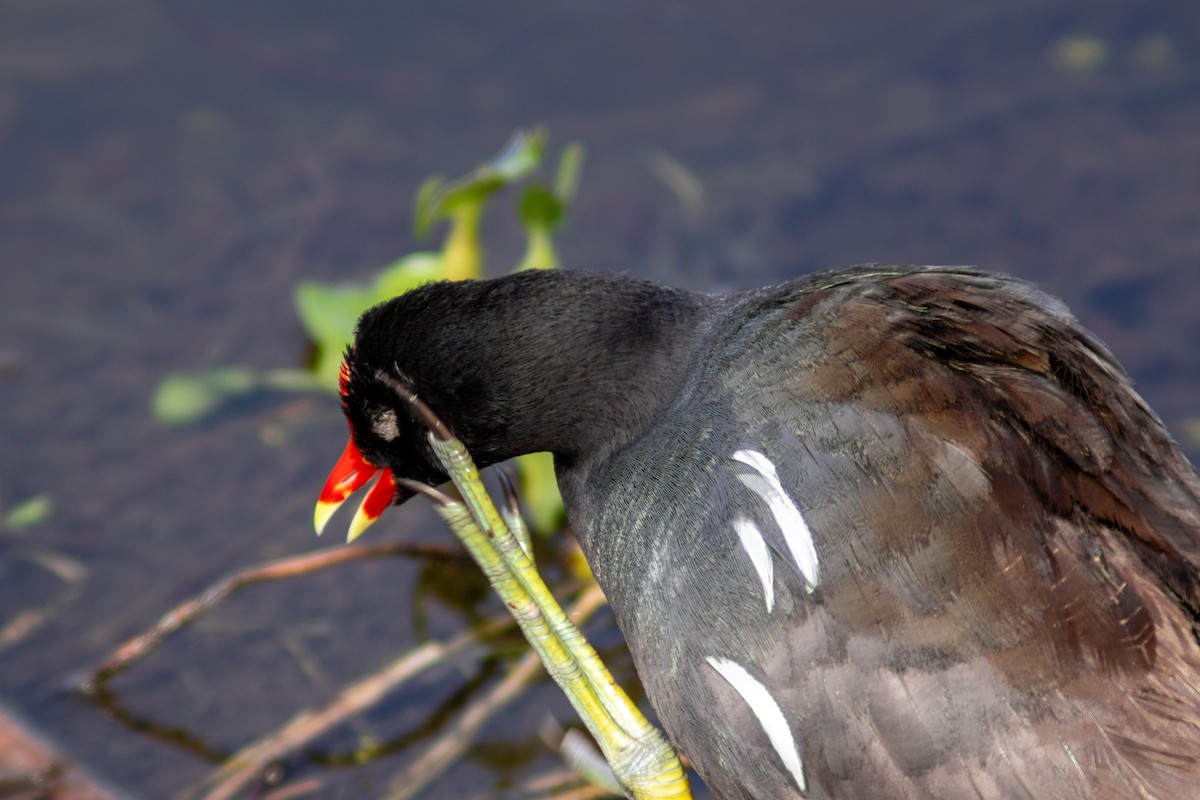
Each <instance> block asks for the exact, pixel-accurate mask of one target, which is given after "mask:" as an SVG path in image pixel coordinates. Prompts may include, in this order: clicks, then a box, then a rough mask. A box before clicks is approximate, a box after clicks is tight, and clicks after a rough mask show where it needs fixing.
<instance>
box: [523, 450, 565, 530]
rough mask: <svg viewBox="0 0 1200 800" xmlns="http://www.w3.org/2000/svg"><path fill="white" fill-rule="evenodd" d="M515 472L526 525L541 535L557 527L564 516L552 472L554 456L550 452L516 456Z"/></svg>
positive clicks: (558, 527)
mask: <svg viewBox="0 0 1200 800" xmlns="http://www.w3.org/2000/svg"><path fill="white" fill-rule="evenodd" d="M517 474H518V475H519V476H520V484H521V501H522V502H523V503H524V504H525V511H526V514H525V517H526V519H527V520H528V521H529V526H530V527H531V528H532V529H533V530H534V532H536V533H538V534H539V535H542V536H547V535H549V534H551V533H554V532H555V531H557V530H558V529H560V528H561V527H562V526H563V523H564V522H565V516H564V513H563V504H562V497H561V496H560V495H559V493H558V479H557V478H556V477H555V475H554V457H553V456H552V455H551V454H550V453H533V454H531V455H527V456H521V457H520V458H518V459H517Z"/></svg>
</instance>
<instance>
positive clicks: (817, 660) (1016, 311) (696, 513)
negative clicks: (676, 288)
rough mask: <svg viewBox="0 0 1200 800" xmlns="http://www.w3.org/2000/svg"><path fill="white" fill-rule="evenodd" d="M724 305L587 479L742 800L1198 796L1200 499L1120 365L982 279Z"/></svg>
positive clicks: (663, 698) (643, 643) (719, 784)
mask: <svg viewBox="0 0 1200 800" xmlns="http://www.w3.org/2000/svg"><path fill="white" fill-rule="evenodd" d="M720 309H721V310H720V311H719V312H717V314H716V315H715V316H714V317H713V318H712V319H711V320H710V323H711V324H710V325H709V326H708V327H706V328H705V329H704V330H702V331H698V335H702V336H705V337H707V344H706V346H705V347H702V348H701V349H700V354H699V355H698V356H697V359H698V360H697V363H696V364H695V365H694V372H693V377H692V379H691V381H690V382H689V383H688V385H687V386H686V387H685V388H684V390H683V392H681V393H680V395H679V397H678V398H677V400H676V402H675V403H674V405H673V406H672V407H671V408H670V409H669V411H668V412H667V413H665V414H664V415H663V416H662V417H661V418H660V419H658V420H657V421H656V423H655V424H654V425H652V426H651V427H650V428H649V429H648V430H647V432H646V433H645V434H644V435H643V436H642V437H640V438H638V439H637V440H635V441H633V442H631V443H630V444H628V445H626V446H625V447H624V448H623V449H622V450H620V451H619V452H617V453H616V454H614V455H612V456H611V457H606V458H605V459H604V460H603V461H602V462H590V463H589V462H582V463H580V464H579V465H578V466H577V468H576V469H574V470H572V471H570V472H569V473H568V474H566V475H564V476H563V486H564V491H565V493H566V496H567V500H568V506H569V507H570V509H571V511H572V520H573V522H574V523H575V525H576V527H577V528H578V529H579V533H580V537H581V540H582V541H583V544H584V548H585V551H586V552H587V554H588V557H589V561H590V562H591V564H592V567H593V569H594V571H595V572H596V575H597V577H598V579H599V580H600V583H601V585H602V587H603V588H604V589H605V591H606V592H607V593H608V594H609V597H610V600H611V601H612V604H613V607H614V609H615V611H616V614H617V618H618V621H619V623H620V624H621V626H622V628H623V629H624V630H625V632H626V636H627V639H629V640H630V642H631V647H632V649H633V652H634V657H635V661H636V663H637V666H638V668H639V672H640V674H641V675H642V678H643V681H644V682H645V683H646V686H647V690H648V693H649V696H650V698H651V700H652V701H653V703H654V705H655V708H656V710H657V711H658V713H659V715H660V717H661V718H662V720H663V723H664V725H665V726H666V728H667V731H668V733H669V734H670V735H671V736H672V738H673V739H675V741H676V743H677V744H678V745H679V746H680V749H681V750H682V751H683V752H684V754H685V755H689V754H691V757H693V758H694V759H696V756H695V754H702V755H701V757H700V758H698V759H696V760H698V761H699V762H700V763H698V764H697V766H698V768H699V770H700V772H701V774H702V775H703V776H705V777H706V779H707V780H708V781H709V782H710V784H711V785H712V786H713V788H714V789H715V790H716V791H717V792H718V794H719V795H720V796H722V797H727V798H741V797H759V798H763V797H771V798H775V797H788V796H794V797H810V798H811V797H880V796H887V797H976V796H980V797H1039V798H1041V797H1064V798H1066V797H1081V798H1082V797H1095V798H1108V797H1111V798H1116V797H1135V796H1144V797H1158V798H1175V797H1187V796H1191V795H1192V792H1193V790H1194V788H1195V786H1196V784H1197V783H1198V782H1200V685H1198V684H1200V646H1198V644H1197V637H1196V627H1195V626H1196V620H1197V610H1198V608H1200V481H1198V480H1197V477H1196V474H1195V472H1194V471H1193V470H1192V468H1191V466H1190V465H1189V464H1188V463H1187V461H1186V459H1185V458H1184V457H1183V456H1182V455H1181V454H1180V453H1179V451H1178V449H1177V448H1176V447H1175V445H1174V444H1173V443H1172V442H1171V441H1170V439H1169V437H1168V435H1167V434H1166V432H1165V431H1164V430H1163V428H1162V426H1161V423H1159V421H1158V420H1157V418H1156V417H1155V416H1154V415H1153V413H1152V412H1151V411H1150V410H1149V409H1148V408H1147V407H1146V406H1145V404H1144V403H1143V401H1142V400H1141V399H1140V398H1139V397H1138V396H1137V395H1136V394H1135V393H1134V392H1133V390H1132V388H1131V386H1130V383H1129V381H1128V379H1127V377H1126V376H1125V375H1124V373H1123V371H1122V370H1121V369H1120V368H1119V367H1118V366H1117V365H1116V364H1115V362H1114V361H1113V360H1112V359H1111V357H1110V356H1109V355H1108V354H1107V352H1106V351H1105V350H1104V349H1103V347H1102V346H1100V345H1099V344H1098V343H1096V342H1095V340H1094V339H1092V338H1091V337H1090V336H1089V335H1088V334H1087V333H1086V332H1084V331H1082V330H1081V329H1080V328H1079V327H1078V326H1077V325H1076V323H1075V322H1074V321H1073V320H1072V319H1071V318H1070V316H1069V314H1067V312H1066V311H1065V309H1064V308H1063V307H1062V306H1061V304H1059V303H1057V301H1054V300H1052V299H1050V298H1048V297H1046V296H1045V295H1042V294H1041V293H1039V292H1037V291H1036V290H1034V289H1033V288H1032V287H1029V286H1028V285H1026V284H1022V283H1018V282H1015V281H1011V280H1007V279H1001V278H996V277H992V276H984V275H981V274H978V273H974V272H971V271H954V270H946V271H933V270H928V269H915V268H914V269H908V268H866V269H860V270H857V271H851V272H840V273H827V274H824V275H819V276H814V277H812V278H807V279H804V280H802V281H798V282H795V283H793V284H789V285H786V286H784V287H775V288H773V289H768V290H759V291H755V292H750V293H744V294H741V295H734V296H731V297H730V298H729V299H728V300H727V301H725V303H724V304H723V305H722V306H720ZM714 711H715V712H717V713H714ZM713 720H717V721H718V722H717V723H714V722H713Z"/></svg>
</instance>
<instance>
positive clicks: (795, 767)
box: [704, 656, 807, 792]
mask: <svg viewBox="0 0 1200 800" xmlns="http://www.w3.org/2000/svg"><path fill="white" fill-rule="evenodd" d="M704 660H705V661H707V662H708V665H709V666H710V667H712V668H713V669H715V670H716V671H717V673H718V674H719V675H720V676H721V677H722V678H724V679H725V680H727V681H729V685H730V686H732V687H733V688H734V691H736V692H737V693H738V694H740V695H741V696H742V699H743V700H745V701H746V705H748V706H749V707H750V711H752V712H753V713H754V716H755V717H756V718H757V719H758V724H759V725H761V726H762V729H763V731H765V732H766V734H767V741H769V742H770V743H771V747H774V748H775V752H776V753H778V754H779V758H780V759H782V761H783V765H784V767H786V768H787V771H788V772H789V773H791V776H792V779H793V780H794V781H796V786H798V787H800V791H801V792H804V791H807V784H806V782H805V780H804V764H803V763H802V762H801V761H800V750H799V749H798V748H797V747H796V739H795V737H793V736H792V729H791V727H790V726H789V725H788V723H787V718H786V717H784V716H783V710H782V709H781V708H780V707H779V704H778V703H776V702H775V698H774V697H772V696H771V693H770V691H768V690H767V687H765V686H763V685H762V683H761V682H759V681H758V680H757V679H756V678H755V677H754V676H753V675H751V674H750V673H749V672H747V671H746V668H745V667H743V666H742V665H741V664H738V663H737V662H736V661H730V660H729V659H725V658H713V657H712V656H707V657H706V658H705V659H704Z"/></svg>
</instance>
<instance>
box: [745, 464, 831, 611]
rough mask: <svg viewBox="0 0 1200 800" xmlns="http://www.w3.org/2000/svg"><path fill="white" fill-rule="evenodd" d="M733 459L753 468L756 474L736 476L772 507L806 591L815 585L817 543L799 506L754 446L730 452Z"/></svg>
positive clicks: (772, 467) (776, 473)
mask: <svg viewBox="0 0 1200 800" xmlns="http://www.w3.org/2000/svg"><path fill="white" fill-rule="evenodd" d="M733 460H734V461H738V462H741V463H742V464H745V465H746V466H748V467H750V468H751V469H753V470H754V471H755V472H757V473H758V475H738V480H740V481H741V482H742V483H743V484H745V486H746V488H747V489H749V490H750V491H752V492H754V493H755V494H757V495H758V496H759V497H761V498H762V499H763V501H764V502H765V503H766V504H767V507H768V508H769V509H771V513H772V514H773V515H774V516H775V522H776V523H777V524H778V525H779V530H781V531H783V540H784V541H785V542H787V546H788V551H789V552H791V554H792V558H793V559H795V560H796V566H797V567H799V568H800V574H801V575H803V576H804V580H805V581H806V582H807V583H808V587H807V588H808V591H810V592H811V591H812V590H813V589H814V588H816V585H817V546H816V544H814V543H813V535H812V531H811V530H809V529H808V523H807V522H805V521H804V515H803V514H801V513H800V508H799V507H798V506H797V505H796V504H795V502H793V501H792V498H790V497H788V495H787V492H785V491H784V490H783V484H781V483H780V482H779V473H778V472H776V471H775V465H774V464H772V463H771V459H769V458H767V457H766V456H765V455H763V454H762V453H760V452H758V451H756V450H738V451H737V452H736V453H734V454H733Z"/></svg>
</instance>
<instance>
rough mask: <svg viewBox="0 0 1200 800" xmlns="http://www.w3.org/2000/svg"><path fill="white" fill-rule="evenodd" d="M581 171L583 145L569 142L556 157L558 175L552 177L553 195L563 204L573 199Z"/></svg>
mask: <svg viewBox="0 0 1200 800" xmlns="http://www.w3.org/2000/svg"><path fill="white" fill-rule="evenodd" d="M582 171H583V145H581V144H579V142H571V143H570V144H569V145H567V146H566V147H564V148H563V151H562V155H561V156H559V157H558V173H557V174H556V175H555V176H554V193H555V194H556V195H558V198H559V199H560V200H562V201H563V203H564V204H566V203H570V202H571V200H573V199H574V198H575V190H576V189H578V188H579V175H580V173H581V172H582Z"/></svg>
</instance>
